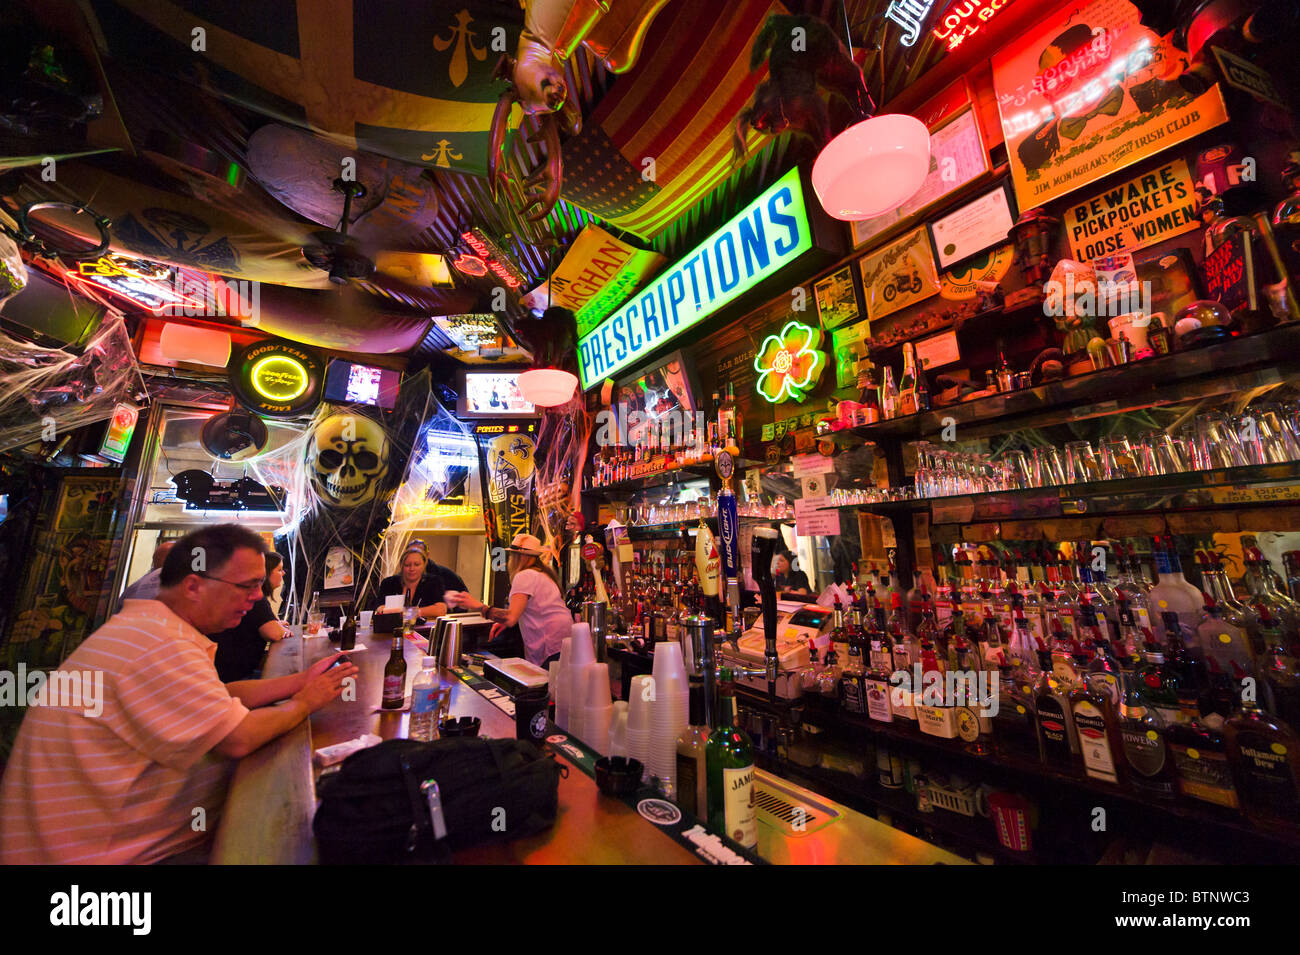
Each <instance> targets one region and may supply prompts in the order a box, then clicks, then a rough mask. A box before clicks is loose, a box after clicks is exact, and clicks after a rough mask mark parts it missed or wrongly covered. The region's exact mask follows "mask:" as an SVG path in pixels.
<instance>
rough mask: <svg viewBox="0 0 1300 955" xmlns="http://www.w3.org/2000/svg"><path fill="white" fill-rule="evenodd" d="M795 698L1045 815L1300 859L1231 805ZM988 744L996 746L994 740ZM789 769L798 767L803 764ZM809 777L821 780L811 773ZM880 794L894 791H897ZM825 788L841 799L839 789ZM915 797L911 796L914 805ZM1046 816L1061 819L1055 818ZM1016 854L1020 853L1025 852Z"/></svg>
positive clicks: (1288, 840) (1297, 835)
mask: <svg viewBox="0 0 1300 955" xmlns="http://www.w3.org/2000/svg"><path fill="white" fill-rule="evenodd" d="M738 695H742V696H743V698H744V701H745V703H746V704H747V705H750V706H761V705H763V702H762V699H761V698H760V697H756V696H753V695H752V694H749V693H742V694H738ZM755 701H757V702H755ZM798 704H802V711H801V714H800V718H801V719H802V720H803V721H804V722H805V723H811V724H813V725H816V726H822V727H825V728H828V729H835V730H838V731H840V732H841V733H843V735H844V736H845V737H847V738H848V739H863V738H868V739H871V740H873V741H875V742H881V741H884V742H887V743H892V744H897V745H899V746H900V747H901V748H904V749H906V750H908V751H909V752H912V753H916V754H919V755H922V756H924V755H933V756H937V757H939V758H940V759H941V760H942V765H943V767H944V769H945V770H946V771H949V772H959V773H960V774H961V775H963V776H965V777H967V778H969V779H972V780H973V781H977V782H988V781H990V780H996V781H997V782H998V783H1000V784H1001V785H1002V786H1004V787H1006V788H1020V789H1031V790H1036V791H1037V792H1038V793H1040V794H1041V796H1040V798H1039V802H1040V806H1041V809H1042V811H1043V814H1044V816H1047V815H1049V812H1048V809H1049V807H1048V801H1049V800H1050V802H1051V803H1052V805H1051V807H1050V808H1051V810H1052V811H1053V812H1055V813H1057V814H1058V815H1059V814H1060V813H1061V811H1062V810H1061V807H1062V806H1064V805H1069V806H1070V807H1071V811H1073V810H1076V809H1077V811H1079V812H1085V813H1087V812H1091V810H1092V809H1094V808H1095V807H1096V806H1103V807H1104V808H1106V810H1107V813H1108V815H1109V817H1110V819H1109V822H1110V828H1111V829H1112V830H1116V829H1120V828H1123V829H1127V830H1129V831H1131V832H1136V833H1151V834H1157V835H1159V834H1167V838H1168V840H1169V842H1170V843H1171V844H1174V845H1181V844H1183V841H1184V840H1183V839H1182V838H1181V837H1180V834H1185V832H1186V829H1187V826H1189V825H1191V826H1196V827H1198V831H1199V832H1200V833H1201V838H1202V843H1203V845H1205V846H1208V847H1212V848H1214V849H1220V850H1221V851H1222V852H1223V854H1224V857H1225V858H1231V857H1232V856H1231V855H1230V850H1229V847H1232V849H1233V850H1236V851H1237V852H1239V853H1240V852H1249V853H1250V854H1251V855H1252V856H1253V857H1254V858H1256V859H1257V860H1258V861H1261V862H1287V863H1295V862H1296V861H1297V859H1300V830H1287V829H1279V828H1269V829H1262V828H1257V827H1256V826H1254V825H1253V824H1252V823H1251V821H1250V819H1249V818H1248V817H1247V816H1245V815H1244V814H1242V813H1240V812H1237V811H1235V810H1231V809H1227V808H1221V807H1218V806H1215V805H1212V804H1210V803H1205V802H1201V801H1199V800H1193V799H1187V798H1182V797H1180V798H1178V799H1173V800H1155V799H1152V798H1151V797H1149V796H1146V795H1144V794H1141V793H1138V792H1135V791H1133V790H1130V789H1128V788H1126V787H1123V786H1117V785H1113V784H1110V783H1106V782H1103V781H1101V780H1097V779H1093V778H1092V777H1089V776H1086V775H1084V774H1083V772H1082V770H1080V772H1079V773H1078V774H1075V773H1066V772H1061V771H1059V770H1055V769H1053V768H1051V767H1048V766H1046V765H1044V764H1043V763H1041V762H1039V761H1038V760H1035V759H1031V758H1028V757H1020V756H1017V755H1016V754H1014V753H1008V752H1005V751H1003V752H994V753H991V754H990V755H987V756H977V755H974V754H971V753H969V752H967V751H966V750H965V749H964V748H963V746H962V743H961V742H960V741H959V740H948V739H942V738H940V737H936V736H931V735H929V734H926V733H922V732H921V731H920V730H918V729H913V728H911V727H907V726H905V725H900V724H898V723H880V722H877V721H874V720H870V719H868V718H866V717H861V716H857V715H854V714H849V713H845V712H843V711H842V710H841V709H840V708H839V707H838V706H836V705H835V704H834V703H830V702H829V701H826V700H824V699H822V698H821V697H820V696H808V695H805V696H804V697H801V698H800V700H799V701H796V705H798ZM993 744H994V746H996V744H997V740H996V739H994V740H993ZM792 769H793V771H794V772H796V773H797V772H799V771H800V770H801V769H802V767H792ZM811 778H813V779H814V780H817V779H818V777H817V776H815V775H814V776H813V777H811ZM859 785H860V786H862V787H863V791H862V792H861V793H860V795H861V796H862V797H863V798H865V799H867V800H869V801H870V800H877V801H878V800H879V798H880V793H881V790H880V787H870V788H868V787H867V784H865V783H862V782H859ZM873 789H874V792H873ZM853 791H856V790H853ZM884 792H885V793H890V795H891V796H896V791H893V792H891V791H888V790H886V791H884ZM828 794H829V795H831V796H832V797H833V798H837V799H841V801H843V800H842V796H843V795H844V793H843V792H828ZM886 798H888V797H886ZM914 803H915V801H914V800H912V805H913V811H915V810H914ZM895 808H897V807H895ZM922 815H923V816H924V817H926V820H927V821H928V819H929V817H930V816H931V815H937V813H936V814H930V813H924V814H922ZM1045 821H1050V822H1053V824H1059V820H1058V821H1053V820H1046V819H1045ZM1075 824H1076V825H1080V826H1081V827H1086V824H1084V823H1080V822H1078V821H1076V823H1075ZM989 825H990V827H991V824H989ZM990 831H991V828H990ZM1036 844H1037V842H1036ZM1004 851H1005V850H1004ZM1015 855H1017V856H1021V855H1023V853H1015ZM1037 861H1052V860H1049V859H1041V860H1037ZM1058 861H1059V860H1058ZM1073 861H1079V860H1073Z"/></svg>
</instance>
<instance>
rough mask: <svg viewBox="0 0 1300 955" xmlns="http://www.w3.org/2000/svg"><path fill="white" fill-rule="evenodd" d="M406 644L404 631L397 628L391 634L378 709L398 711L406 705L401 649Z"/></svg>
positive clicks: (404, 669)
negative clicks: (391, 643)
mask: <svg viewBox="0 0 1300 955" xmlns="http://www.w3.org/2000/svg"><path fill="white" fill-rule="evenodd" d="M405 643H406V629H405V628H404V627H398V628H397V630H396V631H394V633H393V651H392V653H390V654H389V655H388V663H387V664H385V665H384V692H383V697H382V699H381V701H380V704H379V705H380V708H381V709H385V710H400V709H401V708H402V706H403V705H404V704H405V703H406V658H405V657H404V656H403V655H402V649H403V647H404V646H405Z"/></svg>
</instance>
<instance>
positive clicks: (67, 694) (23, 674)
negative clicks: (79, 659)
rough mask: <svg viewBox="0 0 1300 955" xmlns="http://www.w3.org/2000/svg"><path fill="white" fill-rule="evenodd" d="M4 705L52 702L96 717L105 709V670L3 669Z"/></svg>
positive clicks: (0, 688) (0, 685) (1, 691)
mask: <svg viewBox="0 0 1300 955" xmlns="http://www.w3.org/2000/svg"><path fill="white" fill-rule="evenodd" d="M0 706H27V707H31V706H48V707H52V708H55V709H63V710H81V712H82V715H83V716H87V717H89V718H91V719H96V718H98V717H99V716H101V715H102V714H103V712H104V671H103V670H52V671H46V670H31V671H28V669H27V664H25V663H20V664H18V669H17V671H16V672H15V671H13V670H0Z"/></svg>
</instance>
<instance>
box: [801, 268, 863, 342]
mask: <svg viewBox="0 0 1300 955" xmlns="http://www.w3.org/2000/svg"><path fill="white" fill-rule="evenodd" d="M857 284H858V283H857V281H856V280H855V279H854V277H853V264H852V263H849V264H848V265H846V266H844V268H842V269H840V270H839V271H838V272H832V273H831V274H830V275H828V276H826V278H824V279H821V280H819V281H818V282H816V283H815V284H814V285H813V294H814V295H815V296H816V298H817V314H818V316H820V317H821V320H822V328H823V329H825V330H826V331H828V332H829V331H830V330H831V329H833V328H839V327H840V326H841V325H847V324H848V323H849V322H854V321H857V320H858V319H859V318H861V317H862V316H861V315H860V314H859V312H858V293H857Z"/></svg>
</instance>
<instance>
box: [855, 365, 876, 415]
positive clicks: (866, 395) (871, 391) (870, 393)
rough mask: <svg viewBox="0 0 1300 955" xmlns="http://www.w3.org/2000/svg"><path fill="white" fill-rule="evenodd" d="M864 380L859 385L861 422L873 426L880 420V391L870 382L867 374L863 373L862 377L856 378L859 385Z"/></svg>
mask: <svg viewBox="0 0 1300 955" xmlns="http://www.w3.org/2000/svg"><path fill="white" fill-rule="evenodd" d="M864 379H865V384H862V385H861V387H862V397H861V399H860V400H861V402H862V409H861V411H862V420H863V422H864V423H866V424H875V423H876V422H877V421H879V420H880V418H881V414H880V391H879V389H878V388H877V387H876V385H875V383H874V382H873V381H872V380H871V375H870V373H869V372H864V373H863V374H862V375H859V376H858V380H859V382H860V383H861V382H863V381H864Z"/></svg>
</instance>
